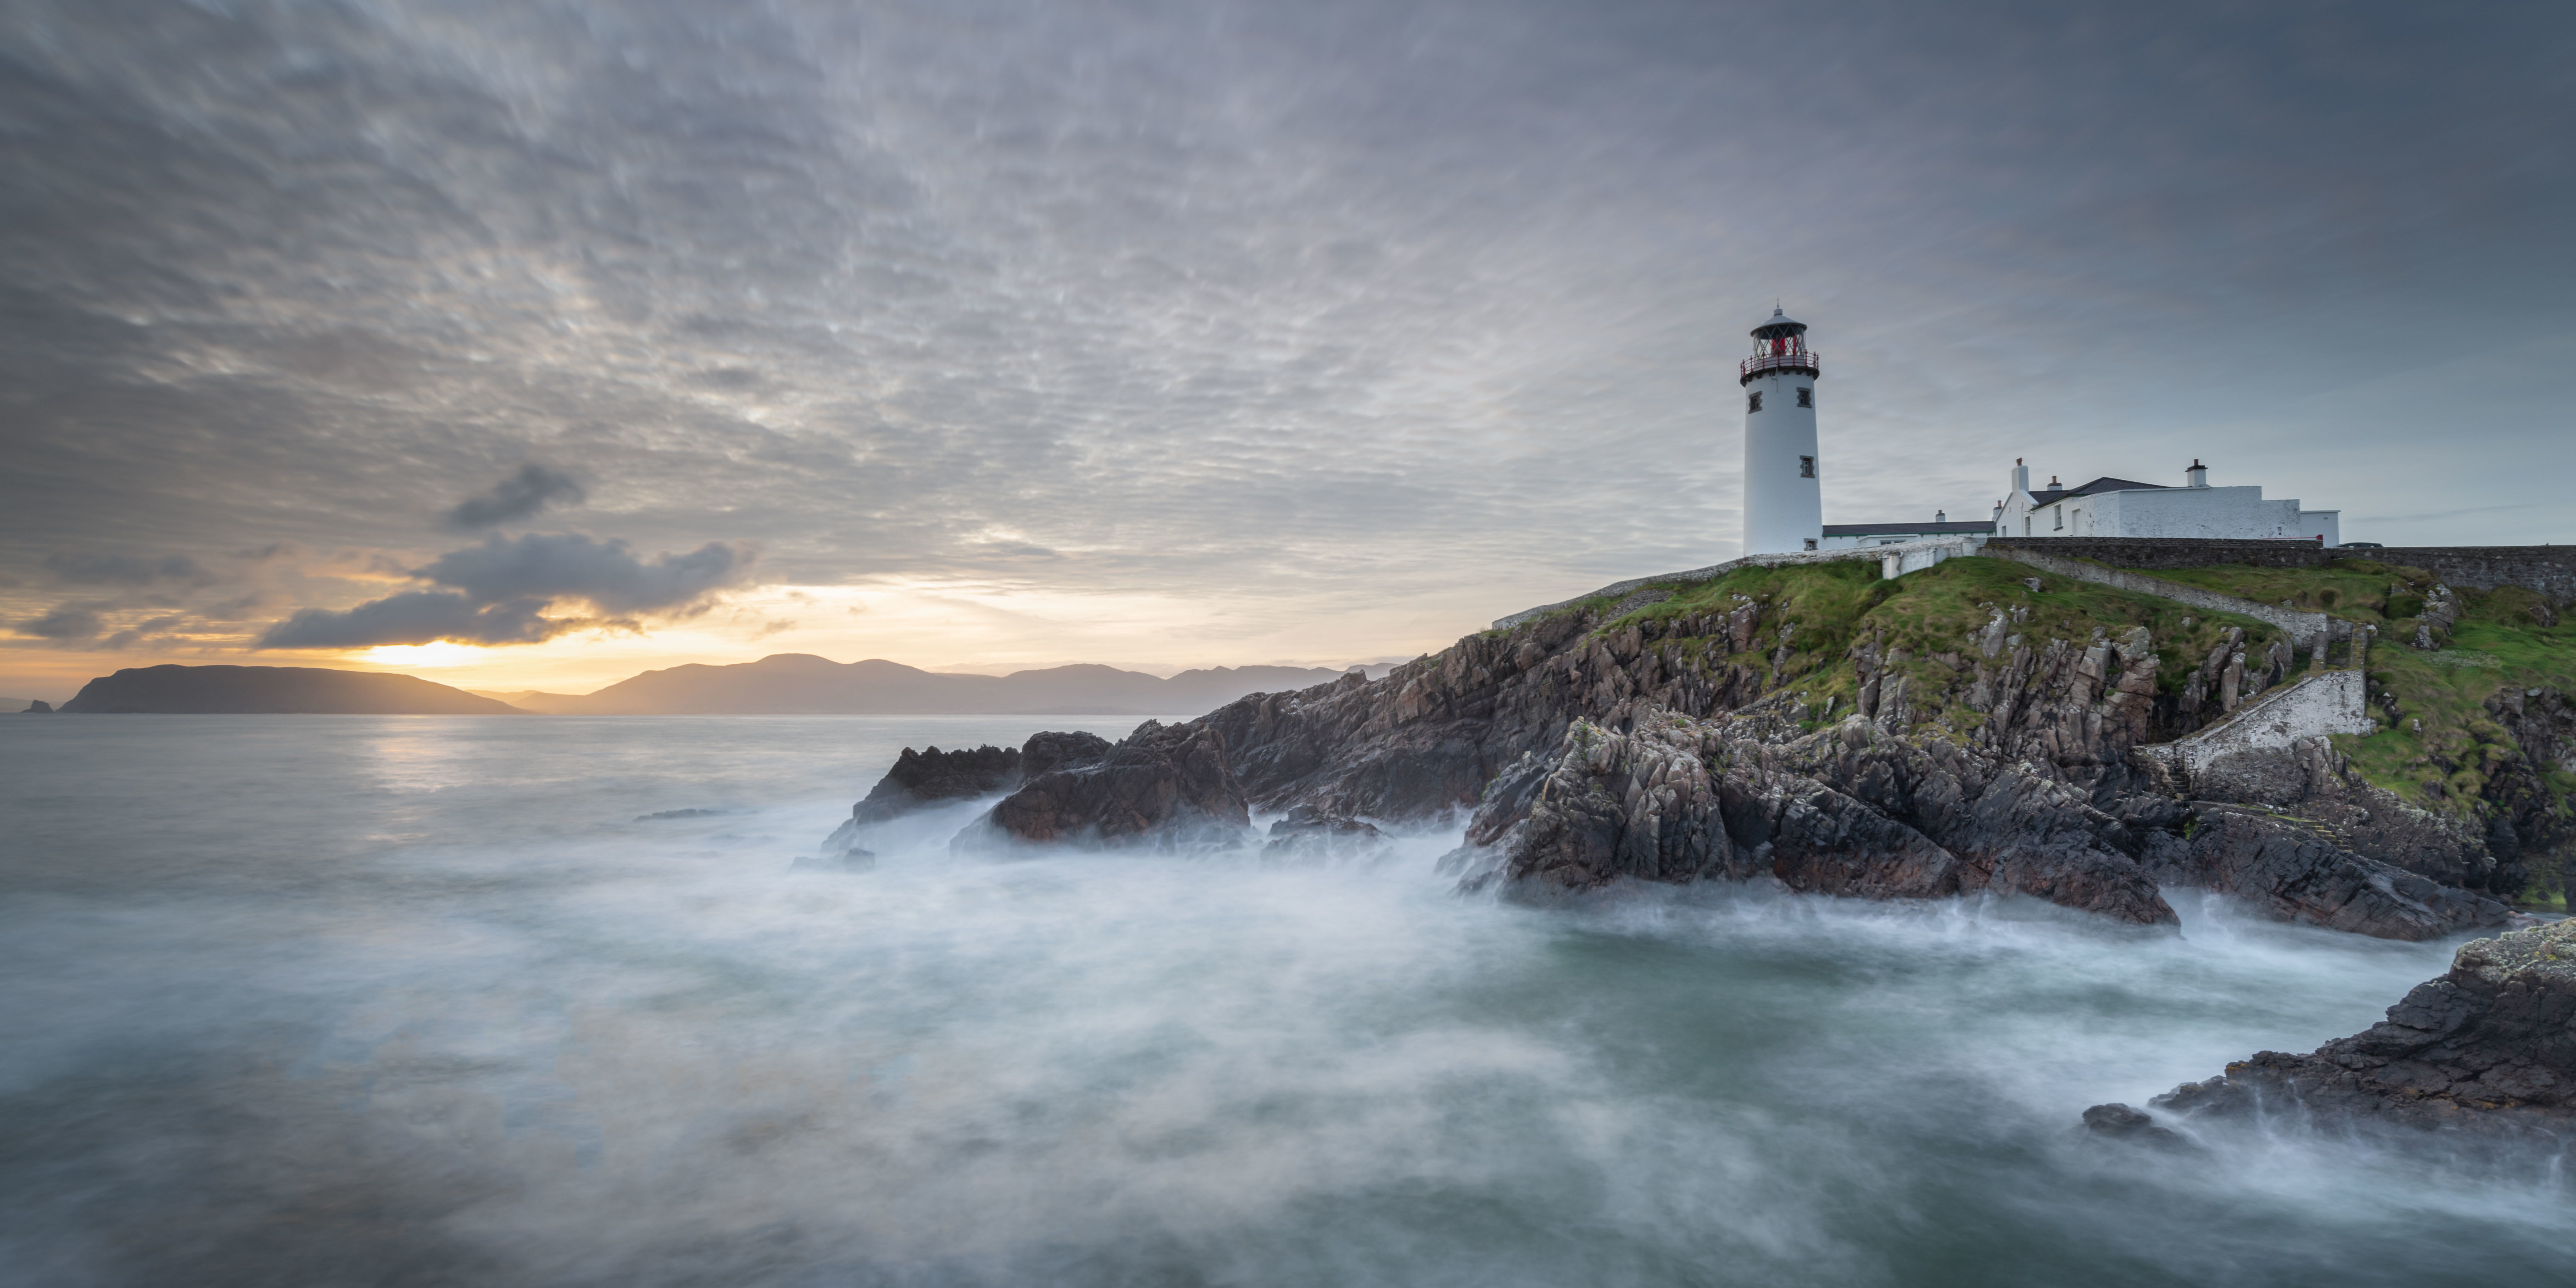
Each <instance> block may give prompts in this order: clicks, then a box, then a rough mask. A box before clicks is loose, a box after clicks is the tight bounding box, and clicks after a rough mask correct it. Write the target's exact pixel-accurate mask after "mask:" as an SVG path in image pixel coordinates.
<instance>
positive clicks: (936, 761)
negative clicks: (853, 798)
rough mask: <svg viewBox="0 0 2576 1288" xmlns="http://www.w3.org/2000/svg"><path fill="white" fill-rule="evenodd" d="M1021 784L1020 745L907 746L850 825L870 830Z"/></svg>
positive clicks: (852, 816) (852, 813)
mask: <svg viewBox="0 0 2576 1288" xmlns="http://www.w3.org/2000/svg"><path fill="white" fill-rule="evenodd" d="M1039 736H1040V737H1044V736H1046V735H1043V734H1041V735H1039ZM1019 782H1020V749H1019V748H1017V747H994V746H983V747H977V748H975V749H974V750H972V751H967V750H962V749H961V750H958V751H941V750H940V749H938V748H937V747H930V748H926V749H924V750H921V751H914V750H913V749H912V748H910V747H906V748H904V749H903V754H902V755H900V756H897V757H895V762H894V768H892V769H889V770H887V771H886V775H885V777H883V778H880V779H878V780H877V785H876V787H875V788H874V789H872V790H870V791H869V792H868V795H867V799H865V800H862V801H860V802H859V803H858V805H857V806H855V807H854V808H852V810H851V811H850V821H852V822H854V823H858V824H860V825H861V826H865V825H866V824H869V823H876V822H882V821H884V820H886V819H889V818H894V817H896V816H897V815H901V814H909V813H911V812H912V811H914V810H916V809H919V808H921V807H922V806H924V805H929V804H934V803H936V802H939V801H953V800H963V799H965V798H968V797H972V796H989V795H991V794H993V793H994V792H998V791H1002V790H1005V789H1007V788H1010V787H1015V786H1017V785H1019Z"/></svg>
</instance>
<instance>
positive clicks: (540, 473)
mask: <svg viewBox="0 0 2576 1288" xmlns="http://www.w3.org/2000/svg"><path fill="white" fill-rule="evenodd" d="M582 499H583V497H582V490H581V484H580V483H578V482H575V481H574V480H573V477H572V476H571V475H569V474H565V473H563V472H561V471H559V470H553V469H549V468H547V467H545V466H543V465H535V464H530V465H523V466H520V467H519V472H518V473H516V474H513V475H511V476H510V477H508V478H506V479H503V480H501V481H500V482H499V483H496V484H493V485H492V489H491V490H490V491H488V492H484V493H482V494H480V495H478V496H471V497H467V498H466V499H465V500H464V501H462V502H459V503H458V504H457V506H456V508H455V509H452V510H449V511H448V512H447V515H446V517H445V518H444V519H443V520H442V521H441V522H442V525H443V526H445V527H447V528H449V529H451V530H454V531H459V532H468V531H472V530H474V529H477V528H491V527H498V526H499V525H501V524H504V523H516V522H518V521H519V520H521V519H525V518H528V517H529V516H531V515H534V514H535V513H536V512H537V511H539V510H542V509H544V508H546V507H547V506H548V505H550V504H554V503H557V502H561V503H563V504H567V505H578V504H580V503H581V501H582Z"/></svg>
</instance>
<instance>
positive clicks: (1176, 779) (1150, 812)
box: [985, 720, 1252, 846]
mask: <svg viewBox="0 0 2576 1288" xmlns="http://www.w3.org/2000/svg"><path fill="white" fill-rule="evenodd" d="M1040 736H1041V737H1043V736H1045V735H1040ZM985 823H986V825H988V826H989V827H990V828H991V829H992V830H993V831H995V832H998V833H999V834H1000V835H1002V836H1006V837H1009V838H1011V839H1013V840H1017V841H1033V842H1045V841H1068V840H1070V841H1082V842H1089V843H1096V844H1101V845H1113V846H1116V845H1158V846H1195V845H1209V844H1231V843H1236V842H1239V841H1241V840H1242V839H1243V837H1244V835H1245V833H1246V832H1247V831H1248V830H1249V829H1250V828H1251V826H1252V817H1251V812H1250V810H1249V809H1248V808H1247V807H1246V805H1245V803H1244V797H1243V792H1242V790H1241V788H1239V787H1238V786H1237V785H1236V782H1235V777H1234V774H1233V772H1232V769H1231V767H1230V766H1229V764H1228V763H1227V760H1226V750H1225V740H1224V738H1223V737H1222V736H1221V735H1219V734H1218V733H1217V732H1216V731H1215V730H1213V729H1209V728H1204V727H1201V726H1199V725H1196V724H1181V725H1165V724H1162V723H1160V722H1158V721H1153V720H1148V721H1146V722H1145V723H1144V724H1142V725H1140V726H1138V727H1137V729H1136V732H1134V733H1132V734H1130V735H1128V737H1127V738H1126V740H1125V741H1123V742H1120V743H1118V744H1117V745H1116V746H1114V747H1111V748H1109V750H1108V752H1107V754H1106V755H1104V756H1102V757H1101V758H1100V759H1099V760H1097V761H1095V762H1092V763H1089V764H1079V765H1072V766H1064V767H1058V768H1054V769H1050V770H1048V771H1047V772H1045V773H1043V774H1040V775H1038V776H1036V777H1034V778H1032V779H1030V780H1029V781H1028V782H1027V783H1026V784H1024V785H1023V786H1021V787H1020V789H1019V790H1018V791H1015V792H1013V793H1012V794H1011V795H1009V796H1008V797H1005V798H1004V799H1003V800H1002V802H1001V803H1000V804H998V805H995V806H994V807H993V812H992V813H991V814H990V815H988V816H986V819H985Z"/></svg>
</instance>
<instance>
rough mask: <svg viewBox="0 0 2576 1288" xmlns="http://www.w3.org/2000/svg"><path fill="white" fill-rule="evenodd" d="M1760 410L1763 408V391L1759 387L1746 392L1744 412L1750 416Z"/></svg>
mask: <svg viewBox="0 0 2576 1288" xmlns="http://www.w3.org/2000/svg"><path fill="white" fill-rule="evenodd" d="M1760 410H1762V391H1761V390H1759V389H1757V390H1754V391H1753V392H1752V393H1749V394H1746V395H1745V396H1744V414H1745V415H1747V416H1750V415H1752V414H1753V413H1755V412H1757V411H1760Z"/></svg>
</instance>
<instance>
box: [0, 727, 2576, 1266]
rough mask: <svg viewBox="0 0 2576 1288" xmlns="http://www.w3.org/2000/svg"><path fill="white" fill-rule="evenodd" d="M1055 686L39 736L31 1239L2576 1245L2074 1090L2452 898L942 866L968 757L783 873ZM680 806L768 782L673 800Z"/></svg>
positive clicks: (2463, 1180)
mask: <svg viewBox="0 0 2576 1288" xmlns="http://www.w3.org/2000/svg"><path fill="white" fill-rule="evenodd" d="M1057 723H1059V724H1060V723H1063V722H1061V721H1059V722H1057ZM1129 723H1132V721H1118V722H1114V723H1112V724H1110V725H1108V726H1107V727H1103V728H1100V729H1099V731H1100V732H1103V733H1106V734H1109V735H1111V736H1116V735H1117V734H1119V733H1121V732H1123V726H1124V725H1126V724H1129ZM1037 724H1038V722H1036V721H1003V720H944V721H943V720H919V719H914V720H871V719H856V718H853V719H822V718H816V719H803V720H792V719H791V720H622V721H611V720H548V721H535V720H517V721H512V720H354V719H352V720H328V719H326V720H302V721H297V720H265V721H262V720H255V719H247V718H245V719H238V720H236V719H230V718H214V717H209V718H194V719H189V718H179V719H168V720H159V719H143V718H138V719H133V720H107V719H99V720H62V721H20V722H14V723H13V724H11V725H9V726H6V727H5V734H6V736H7V737H8V739H9V741H8V742H6V743H5V744H0V754H5V755H6V757H7V763H6V765H5V768H6V769H7V771H8V774H7V782H8V783H9V784H10V786H9V788H8V790H9V791H10V793H11V799H10V808H11V814H12V816H13V821H14V822H15V824H16V825H15V826H14V827H13V828H12V830H11V832H10V835H9V839H8V842H7V845H8V848H7V850H6V852H5V854H6V862H5V867H4V868H0V877H5V880H6V882H7V890H8V894H9V897H8V899H7V900H6V902H5V905H0V921H5V925H0V966H5V967H6V968H7V978H9V979H10V980H11V987H10V989H9V990H8V992H7V993H6V995H5V997H0V1023H6V1024H7V1025H8V1029H9V1031H10V1032H11V1033H12V1034H13V1035H21V1036H20V1038H19V1040H13V1042H12V1043H11V1044H9V1046H8V1047H7V1048H6V1049H5V1050H0V1127H5V1128H6V1129H7V1130H8V1133H9V1136H10V1138H11V1139H12V1140H13V1141H16V1142H18V1143H16V1144H13V1146H12V1147H11V1150H10V1153H9V1156H8V1158H7V1160H6V1162H5V1165H0V1186H5V1189H0V1200H5V1201H6V1202H7V1204H8V1208H9V1210H11V1211H12V1212H13V1213H16V1214H19V1215H20V1216H21V1217H22V1218H25V1219H21V1220H17V1221H13V1222H12V1223H11V1226H10V1233H8V1234H7V1235H6V1236H5V1237H6V1239H7V1241H8V1246H6V1247H0V1256H5V1257H6V1258H7V1261H8V1264H12V1265H17V1266H23V1267H34V1268H35V1270H34V1271H32V1272H29V1273H28V1275H27V1277H28V1278H29V1279H30V1280H31V1281H37V1282H63V1283H117V1282H147V1281H157V1282H178V1281H182V1280H185V1281H188V1282H200V1283H221V1282H299V1283H306V1282H311V1283H319V1282H378V1281H390V1280H394V1279H397V1278H404V1279H405V1281H407V1282H420V1283H443V1282H454V1283H476V1284H518V1283H526V1284H562V1283H590V1282H599V1283H609V1282H614V1283H619V1284H680V1283H725V1284H800V1285H801V1284H817V1283H1038V1282H1043V1283H1063V1284H1091V1283H1100V1284H1107V1283H1244V1284H1269V1283H1336V1284H1422V1283H1452V1282H1454V1283H1477V1284H1563V1283H1578V1282H1579V1283H1600V1284H1625V1283H1635V1284H1662V1283H1675V1284H1679V1283H1747V1284H1800V1283H1814V1284H1827V1283H1830V1284H1919V1283H1949V1282H1955V1283H1979V1284H2011V1283H2027V1284H2059V1283H2066V1282H2083V1283H2087V1284H2164V1283H2179V1282H2189V1283H2246V1284H2255V1283H2273V1282H2285V1281H2292V1280H2297V1279H2301V1278H2303V1277H2304V1278H2317V1277H2331V1278H2333V1279H2335V1280H2337V1281H2338V1282H2342V1283H2351V1284H2373V1283H2407V1282H2423V1281H2427V1280H2428V1279H2431V1278H2435V1277H2439V1276H2444V1275H2456V1276H2460V1277H2470V1276H2474V1277H2478V1278H2482V1279H2498V1280H2500V1279H2506V1278H2511V1277H2517V1276H2518V1277H2521V1278H2523V1279H2525V1280H2527V1281H2534V1282H2536V1281H2539V1279H2540V1278H2544V1277H2545V1276H2546V1274H2547V1273H2548V1272H2549V1270H2550V1269H2551V1268H2553V1267H2556V1266H2558V1265H2560V1264H2561V1260H2562V1259H2561V1258H2560V1256H2559V1252H2558V1245H2559V1242H2560V1240H2559V1238H2558V1236H2557V1234H2556V1230H2557V1229H2558V1228H2560V1227H2562V1226H2563V1217H2564V1211H2565V1204H2566V1202H2567V1197H2566V1194H2565V1193H2564V1191H2563V1190H2561V1189H2559V1188H2556V1187H2553V1186H2550V1185H2547V1184H2535V1183H2534V1182H2533V1180H2532V1178H2530V1177H2528V1176H2514V1175H2506V1174H2503V1173H2500V1172H2497V1173H2490V1172H2487V1171H2481V1170H2480V1169H2479V1168H2477V1167H2475V1166H2472V1165H2469V1164H2458V1165H2444V1164H2438V1163H2436V1164H2430V1165H2428V1164H2425V1163H2423V1162H2421V1161H2419V1160H2416V1159H2412V1158H2392V1157H2389V1156H2386V1155H2383V1154H2381V1153H2379V1152H2377V1151H2376V1150H2374V1149H2372V1148H2370V1147H2367V1146H2362V1145H2357V1144H2351V1143H2347V1142H2341V1141H2338V1140H2335V1139H2332V1138H2330V1137H2322V1136H2317V1135H2313V1134H2301V1133H2298V1132H2283V1133H2270V1134H2256V1135H2252V1136H2247V1137H2242V1138H2230V1139H2222V1140H2215V1141H2213V1142H2212V1149H2211V1150H2210V1152H2208V1153H2205V1154H2201V1155H2195V1156H2190V1157H2165V1156H2160V1155H2154V1154H2147V1153H2141V1152H2139V1151H2131V1150H2120V1149H2105V1148H2103V1147H2101V1146H2099V1145H2097V1144H2094V1143H2092V1142H2089V1141H2087V1140H2085V1139H2083V1138H2082V1137H2081V1136H2080V1134H2079V1133H2077V1132H2075V1131H2074V1130H2073V1124H2074V1122H2075V1119H2076V1116H2077V1115H2078V1114H2079V1113H2080V1111H2081V1110H2082V1109H2083V1107H2084V1106H2086V1105H2088V1104H2091V1103H2095V1102H2097V1101H2101V1100H2112V1099H2121V1100H2129V1101H2132V1102H2140V1101H2143V1100H2144V1098H2145V1097H2147V1096H2148V1095H2151V1094H2153V1093H2154V1092H2156V1091H2159V1090H2162V1089H2163V1088H2165V1087H2169V1086H2171V1085H2173V1084H2174V1083H2176V1082H2178V1081H2181V1080H2184V1079H2186V1078H2197V1077H2203V1076H2207V1075H2208V1074H2210V1073H2213V1072H2216V1071H2217V1070H2218V1069H2219V1068H2220V1067H2221V1066H2222V1065H2223V1064H2224V1062H2225V1061H2226V1060H2228V1059H2231V1058H2235V1057H2239V1056H2242V1055H2244V1054H2246V1053H2248V1052H2251V1051H2253V1050H2256V1049H2260V1048H2265V1047H2272V1048H2280V1049H2292V1050H2304V1049H2307V1048H2309V1047H2311V1046H2314V1045H2315V1044H2316V1043H2318V1042H2320V1041H2322V1040H2324V1039H2326V1038H2329V1037H2333V1036H2337V1035H2340V1034H2343V1033H2348V1032H2351V1031H2353V1030H2355V1029H2358V1028H2361V1027H2363V1026H2364V1025H2366V1024H2368V1023H2369V1022H2371V1021H2372V1020H2374V1019H2376V1018H2377V1016H2378V1013H2379V1011H2380V1009H2381V1008H2383V1007H2385V1006H2386V1005H2387V1004H2388V1003H2389V1002H2391V1001H2393V1000H2395V999H2396V998H2397V997H2398V996H2399V995H2400V994H2402V993H2403V992H2404V991H2405V989H2406V988H2407V987H2409V986H2410V985H2412V984H2413V983H2415V982H2416V981H2418V980H2420V979H2423V978H2426V977H2427V976H2429V975H2431V974H2434V973H2436V972H2437V971H2438V970H2439V969H2440V968H2441V966H2442V964H2443V962H2444V959H2445V957H2446V955H2447V948H2446V947H2445V946H2442V945H2404V944H2388V943H2381V942H2378V941H2372V940H2364V939H2358V938H2354V937H2350V936H2341V935H2334V934H2329V933H2326V932H2319V931H2307V930H2301V929H2297V928H2292V927H2283V926H2277V925H2273V924H2270V923H2266V922H2262V921H2260V920H2257V919H2253V918H2251V917H2250V916H2248V915H2247V914H2246V913H2245V912H2244V911H2243V910H2241V909H2238V908H2234V907H2232V906H2230V905H2228V904H2226V903H2224V902H2222V901H2216V900H2206V899H2200V898H2196V897H2187V898H2182V899H2180V900H2179V901H2178V907H2179V909H2180V910H2181V912H2182V913H2183V915H2184V918H2185V927H2184V931H2183V933H2182V934H2180V935H2173V934H2140V933H2137V932H2133V931H2127V930H2123V929H2121V928H2117V927H2109V926H2104V925H2101V924H2099V923H2095V922H2092V921H2090V920H2088V919H2085V918H2081V917H2077V916H2072V915H2069V914H2065V913H2063V912H2061V911H2060V910H2056V909H2053V908H2048V907H2045V906H2041V905H2032V904H2027V903H2021V902H2015V901H1962V902H1954V903H1942V904H1928V905H1870V904H1858V903H1845V902H1835V901H1827V900H1818V899H1807V898H1796V897H1790V896H1785V895H1780V894H1776V893H1769V892H1765V891H1762V890H1760V889H1757V888H1751V887H1725V888H1704V889H1694V890H1681V891H1675V890H1640V891H1629V892H1624V893H1621V894H1617V895H1613V896H1610V897H1605V898H1598V899H1592V900H1587V901H1582V902H1580V903H1577V904H1575V905H1573V906H1568V907H1560V908H1550V909H1537V908H1529V907H1523V906H1517V905H1514V904H1511V903H1508V902H1503V901H1499V900H1495V899H1492V898H1489V897H1482V898H1461V897H1458V896H1456V895H1453V894H1452V893H1450V891H1449V884H1448V882H1447V881H1446V880H1445V879H1443V878H1440V877H1438V876H1437V875H1435V874H1434V873H1433V872H1432V871H1431V868H1432V861H1433V860H1434V859H1435V858H1436V857H1437V856H1438V855H1439V854H1440V853H1441V852H1443V851H1445V850H1446V849H1447V848H1449V847H1450V846H1451V845H1452V844H1454V843H1455V839H1456V836H1455V829H1454V827H1453V828H1450V829H1447V830H1441V831H1429V832H1420V833H1415V834H1410V835H1402V836H1399V837H1398V840H1397V845H1396V852H1395V854H1394V855H1393V856H1392V857H1391V858H1389V859H1387V860H1385V861H1381V862H1377V863H1347V864H1339V865H1327V866H1307V865H1295V866H1291V865H1281V864H1272V863H1264V862H1262V861H1261V860H1260V859H1259V858H1258V857H1257V854H1255V853H1254V852H1251V851H1246V852H1244V853H1242V854H1236V855H1222V856H1213V857H1210V856H1199V857H1164V856H1153V855H1136V854H1100V853H1060V854H1054V855H1050V856H1047V857H1041V858H1035V859H1031V858H1025V857H1022V858H1014V859H987V858H977V857H972V856H959V855H956V854H952V853H951V852H950V851H949V849H948V847H947V845H946V840H947V837H948V835H950V834H951V833H953V832H954V831H955V830H956V828H957V827H959V826H962V825H963V824H964V823H965V822H966V821H968V820H969V819H971V818H972V817H973V816H974V814H975V813H976V812H977V811H978V809H979V808H980V806H979V805H977V804H973V803H969V804H965V805H959V806H952V807H947V808H944V809H942V810H938V811H933V812H930V813H926V814H923V815H919V816H915V817H914V818H912V819H909V820H905V821H903V822H902V823H900V824H899V825H897V826H892V827H885V828H880V829H877V830H876V831H875V832H873V833H872V835H871V838H870V841H869V844H870V845H871V847H872V848H876V849H877V850H878V851H879V853H880V855H881V858H880V862H879V864H878V866H877V867H876V868H875V869H874V870H872V871H868V872H864V873H829V872H824V873H818V872H814V871H810V870H798V869H796V868H795V867H794V861H795V859H796V858H797V857H798V856H800V855H804V854H808V853H810V852H811V851H812V849H813V846H814V845H815V843H816V842H818V841H819V840H820V839H821V838H822V837H823V836H824V835H825V834H826V833H828V832H829V831H830V830H831V829H832V827H833V826H834V825H835V823H836V822H837V821H838V820H839V819H840V818H841V817H843V816H844V815H845V814H846V812H847V810H848V807H849V803H850V802H851V801H852V800H854V799H856V798H857V797H858V796H860V795H862V794H864V793H865V791H866V789H867V787H868V786H869V784H870V783H871V782H872V781H873V780H874V778H875V776H876V775H877V774H878V773H880V772H882V770H883V768H884V767H885V765H886V764H888V763H889V762H891V760H892V759H893V754H894V751H895V750H896V749H897V748H898V747H899V746H900V745H902V744H903V743H904V742H906V741H909V742H912V743H913V744H915V745H920V744H922V743H929V742H935V743H938V744H939V745H941V746H957V745H961V744H971V743H973V742H977V741H985V740H991V741H1016V740H1018V739H1019V738H1020V737H1022V736H1025V734H1026V733H1028V732H1030V731H1031V730H1032V729H1034V728H1035V727H1037ZM138 802H141V803H145V804H144V806H143V807H138ZM683 808H706V809H722V810H725V811H727V812H725V813H721V814H716V815H710V816H700V817H687V818H672V819H662V820H654V821H650V822H636V821H634V820H636V819H637V818H638V816H639V815H643V814H648V813H654V812H660V811H667V810H673V809H683ZM397 1271H399V1272H401V1273H400V1274H398V1273H396V1272H397ZM406 1276H407V1278H406Z"/></svg>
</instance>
